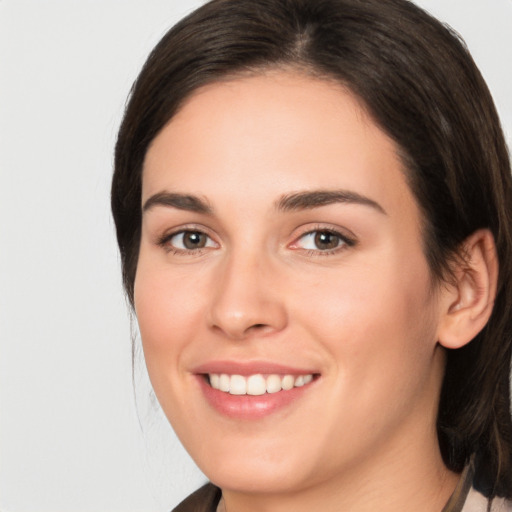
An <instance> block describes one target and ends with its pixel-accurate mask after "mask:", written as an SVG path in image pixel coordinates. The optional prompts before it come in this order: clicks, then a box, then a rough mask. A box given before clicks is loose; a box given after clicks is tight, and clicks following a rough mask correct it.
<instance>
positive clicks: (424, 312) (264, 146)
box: [135, 71, 470, 512]
mask: <svg viewBox="0 0 512 512" xmlns="http://www.w3.org/2000/svg"><path fill="white" fill-rule="evenodd" d="M405 172H406V171H404V169H403V168H402V164H401V161H400V159H399V157H398V156H397V151H396V147H395V145H394V143H393V142H392V141H391V140H390V139H389V138H388V137H387V136H386V134H385V133H383V132H382V131H381V130H380V129H379V127H378V126H377V125H376V124H375V123H374V122H373V121H372V119H371V118H370V117H369V116H368V115H367V114H366V113H365V111H364V109H363V108H362V107H361V105H360V104H359V103H358V101H357V100H356V99H355V98H354V97H353V95H351V94H350V93H349V92H348V91H346V90H344V89H343V88H341V87H340V86H337V85H335V84H333V83H330V82H327V81H320V80H317V79H314V78H309V77H306V76H302V75H300V74H298V73H294V72H290V71H286V72H285V71H276V72H268V73H266V74H262V75H259V76H252V77H246V78H238V79H233V80H231V81H225V82H222V83H216V84H213V85H209V86H207V87H204V88H202V89H200V90H199V91H196V92H195V93H194V94H193V96H192V97H190V98H189V99H188V101H187V102H186V103H185V105H184V106H183V108H182V109H181V110H180V111H179V113H178V114H177V115H176V116H175V117H174V118H173V119H172V120H171V121H170V122H169V123H168V125H167V126H166V127H165V128H164V129H163V130H162V131H161V132H160V134H159V135H158V136H157V137H156V138H155V140H154V141H153V143H152V145H151V146H150V148H149V150H148V152H147V155H146V159H145V163H144V170H143V193H142V204H143V205H144V204H145V203H146V202H147V201H148V199H150V198H151V197H153V196H154V195H155V194H160V193H179V194H187V195H194V196H197V197H198V198H200V199H201V200H202V201H204V202H205V203H207V204H208V205H209V207H210V209H211V212H209V213H205V212H199V211H189V210H188V209H183V207H175V206H165V205H162V204H153V205H152V206H149V207H147V208H146V209H145V211H144V215H143V225H142V236H141V247H140V255H139V263H138V268H137V274H136V279H135V309H136V313H137V318H138V321H139V326H140V331H141V336H142V341H143V347H144V354H145V358H146V364H147V367H148V371H149V375H150V378H151V382H152V384H153V387H154V389H155V392H156V395H157V397H158V399H159V401H160V403H161V405H162V408H163V410H164V411H165V413H166V415H167V417H168V418H169V421H170V422H171V424H172V425H173V427H174V429H175V431H176V433H177V434H178V436H179V437H180V439H181V441H182V442H183V444H184V446H185V447H186V448H187V450H188V451H189V453H190V454H191V456H192V457H193V458H194V460H195V461H196V462H197V464H198V465H199V466H200V468H201V469H202V470H203V472H204V473H205V474H206V475H207V476H208V477H209V478H210V479H211V480H212V481H213V482H214V483H215V484H217V485H219V486H220V487H221V488H222V490H223V496H224V500H225V504H226V507H227V510H228V511H232V510H236V511H237V512H241V511H249V510H259V511H264V510H272V511H285V510H286V511H288V510H294V511H299V512H300V511H303V510H304V511H311V510H324V511H335V510H336V511H339V510H357V511H358V512H365V511H367V510H368V511H369V510H372V511H374V510H379V511H388V510H389V511H391V510H393V511H400V510H404V511H405V510H409V511H410V510H415V511H433V510H441V509H442V507H443V505H444V503H445V502H446V500H447V499H448V497H449V495H450V494H451V492H452V491H453V489H454V487H455V485H456V482H457V475H454V474H452V473H450V472H449V471H448V470H447V469H446V468H445V466H444V465H443V462H442V460H441V456H440V453H439V448H438V443H437V438H436V433H435V417H436V411H437V405H438V396H439V390H440V385H441V380H442V375H443V368H444V353H443V350H442V348H441V347H440V345H439V343H438V341H439V339H440V337H442V336H443V332H442V330H443V329H445V328H446V314H447V313H446V312H447V304H449V303H451V302H450V301H453V300H454V298H453V297H454V294H453V291H452V292H451V295H450V296H449V297H446V296H445V295H446V294H447V293H448V291H447V290H448V289H449V287H439V288H437V287H436V286H434V285H433V282H432V279H431V275H430V272H429V268H428V265H427V262H426V259H425V256H424V254H423V251H422V237H421V229H420V226H421V218H420V213H419V210H418V206H417V204H416V201H415V199H414V197H413V196H412V193H411V191H410V190H409V188H408V186H407V183H406V179H405ZM318 190H321V191H339V190H343V191H349V192H350V193H352V194H358V195H359V196H363V197H365V198H368V199H369V200H371V201H372V202H374V203H375V204H377V205H378V206H375V205H373V206H372V205H370V204H361V203H358V202H351V201H348V202H341V203H340V202H335V203H332V204H327V205H322V206H316V207H308V208H306V209H302V208H298V209H290V210H283V209H281V210H280V209H278V208H276V203H279V201H280V200H282V198H283V197H285V196H289V195H290V194H294V193H298V192H311V191H318ZM185 229H189V230H192V231H200V232H204V233H205V234H206V235H207V236H208V238H205V239H204V240H206V241H207V243H206V246H205V247H203V248H202V249H189V250H187V249H184V248H183V247H184V246H182V245H180V243H181V242H182V237H181V235H179V233H180V232H183V230H185ZM327 229H328V230H330V232H331V233H332V232H338V233H340V235H341V236H342V237H347V238H349V239H350V240H351V241H352V242H354V243H353V244H351V243H345V242H343V241H342V239H341V238H340V239H338V238H336V237H335V238H334V240H335V241H339V245H338V247H336V248H335V250H334V251H326V250H324V249H323V247H322V248H318V246H315V245H314V242H313V243H312V241H311V237H309V238H308V237H307V236H306V234H307V233H309V232H312V231H315V230H317V231H318V230H327ZM173 233H174V234H176V233H178V235H175V236H174V237H171V235H172V234H173ZM180 247H181V248H180ZM469 295H470V294H469ZM211 360H229V361H243V362H251V361H261V360H264V361H273V362H277V363H280V364H286V365H289V366H292V367H298V368H311V369H314V370H315V371H316V372H317V373H318V374H319V375H320V376H319V378H318V379H317V380H315V381H314V382H313V383H312V385H311V386H310V387H309V389H307V390H305V392H304V393H303V394H302V395H301V396H300V398H299V399H297V400H295V401H294V402H292V403H291V404H290V405H289V406H287V407H285V408H283V409H280V410H278V411H276V412H275V413H273V414H270V415H268V416H265V417H263V418H261V419H259V420H257V421H252V420H247V421H244V420H237V419H233V418H228V417H226V416H224V415H222V414H220V413H219V412H217V411H216V410H215V409H214V408H212V407H211V406H210V405H209V404H208V403H207V401H206V400H205V398H204V395H203V393H202V391H201V388H200V386H199V384H198V379H197V376H196V375H194V368H196V367H197V366H198V365H200V364H204V363H207V362H208V361H211Z"/></svg>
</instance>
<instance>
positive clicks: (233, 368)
mask: <svg viewBox="0 0 512 512" xmlns="http://www.w3.org/2000/svg"><path fill="white" fill-rule="evenodd" d="M192 373H196V374H207V373H208V374H212V373H216V374H221V373H226V374H228V375H244V376H248V375H255V374H258V373H261V374H278V375H308V374H317V373H319V372H318V371H317V370H313V369H311V368H307V367H294V366H288V365H283V364H278V363H274V362H270V361H209V362H206V363H203V364H200V365H198V366H196V367H194V368H193V369H192Z"/></svg>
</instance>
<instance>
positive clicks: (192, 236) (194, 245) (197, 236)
mask: <svg viewBox="0 0 512 512" xmlns="http://www.w3.org/2000/svg"><path fill="white" fill-rule="evenodd" d="M183 245H184V246H185V247H186V248H187V249H200V248H201V247H204V246H205V245H206V236H205V235H204V234H203V233H199V232H195V231H193V232H190V233H185V236H184V237H183Z"/></svg>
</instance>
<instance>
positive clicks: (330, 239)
mask: <svg viewBox="0 0 512 512" xmlns="http://www.w3.org/2000/svg"><path fill="white" fill-rule="evenodd" d="M338 244H339V240H338V237H337V236H336V235H335V234H333V233H329V231H320V232H318V233H317V234H316V235H315V245H316V246H317V247H318V248H319V249H335V248H336V247H338Z"/></svg>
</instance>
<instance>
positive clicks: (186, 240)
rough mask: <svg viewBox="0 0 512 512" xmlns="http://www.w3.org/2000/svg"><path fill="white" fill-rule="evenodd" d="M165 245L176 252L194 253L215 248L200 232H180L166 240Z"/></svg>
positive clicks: (207, 237) (212, 242)
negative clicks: (198, 250)
mask: <svg viewBox="0 0 512 512" xmlns="http://www.w3.org/2000/svg"><path fill="white" fill-rule="evenodd" d="M165 245H168V246H170V247H171V248H173V249H176V250H178V251H194V250H197V249H205V248H208V247H216V244H215V242H214V241H213V240H212V239H211V238H210V237H209V236H208V235H207V234H206V233H203V232H201V231H180V232H179V233H175V234H174V235H172V236H171V237H170V238H168V239H167V241H166V242H165Z"/></svg>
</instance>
